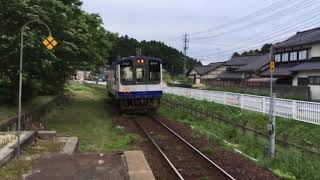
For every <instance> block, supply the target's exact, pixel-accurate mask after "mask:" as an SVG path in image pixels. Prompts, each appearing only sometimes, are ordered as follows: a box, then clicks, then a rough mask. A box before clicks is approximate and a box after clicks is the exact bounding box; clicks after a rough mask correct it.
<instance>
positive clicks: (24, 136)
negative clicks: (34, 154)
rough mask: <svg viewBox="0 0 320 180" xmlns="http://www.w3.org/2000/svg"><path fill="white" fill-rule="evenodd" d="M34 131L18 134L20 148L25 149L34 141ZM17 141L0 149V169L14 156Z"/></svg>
mask: <svg viewBox="0 0 320 180" xmlns="http://www.w3.org/2000/svg"><path fill="white" fill-rule="evenodd" d="M35 134H36V132H35V131H23V132H21V134H20V147H21V148H22V147H25V146H27V145H30V144H32V142H33V141H34V139H35ZM17 141H18V140H15V141H13V142H11V143H9V144H7V145H6V146H5V147H4V148H2V149H0V167H1V166H3V165H4V164H5V163H6V162H8V161H9V160H10V159H11V158H12V157H14V156H15V151H16V149H17Z"/></svg>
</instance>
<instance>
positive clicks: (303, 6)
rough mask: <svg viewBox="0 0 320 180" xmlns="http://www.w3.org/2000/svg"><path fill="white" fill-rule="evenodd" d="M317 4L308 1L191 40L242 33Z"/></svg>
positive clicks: (310, 0)
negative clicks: (241, 24)
mask: <svg viewBox="0 0 320 180" xmlns="http://www.w3.org/2000/svg"><path fill="white" fill-rule="evenodd" d="M317 3H319V1H318V0H309V1H304V2H303V3H302V4H300V5H301V6H298V7H297V6H294V8H291V9H287V10H285V11H282V12H277V13H275V14H273V15H270V16H268V17H265V18H264V19H260V20H259V21H254V22H251V23H248V24H246V25H244V26H240V27H237V28H233V29H231V30H228V31H225V32H221V33H218V34H215V35H210V36H206V37H196V38H192V40H202V39H213V38H216V37H219V36H222V35H224V34H229V33H233V32H238V31H242V30H246V29H247V28H250V27H255V26H257V25H260V24H265V23H267V22H273V21H277V20H279V19H277V18H276V17H279V16H280V17H284V16H287V15H289V14H291V13H296V12H297V11H299V10H304V8H307V7H310V6H312V5H314V4H317Z"/></svg>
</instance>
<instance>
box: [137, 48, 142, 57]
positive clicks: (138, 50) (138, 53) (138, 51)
mask: <svg viewBox="0 0 320 180" xmlns="http://www.w3.org/2000/svg"><path fill="white" fill-rule="evenodd" d="M136 55H137V56H141V48H136Z"/></svg>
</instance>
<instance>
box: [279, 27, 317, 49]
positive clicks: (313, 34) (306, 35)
mask: <svg viewBox="0 0 320 180" xmlns="http://www.w3.org/2000/svg"><path fill="white" fill-rule="evenodd" d="M318 42H320V27H318V28H315V29H310V30H307V31H302V32H297V34H296V35H294V36H292V37H290V38H289V39H287V40H285V41H282V42H279V43H277V46H278V47H289V46H297V45H304V44H312V43H318Z"/></svg>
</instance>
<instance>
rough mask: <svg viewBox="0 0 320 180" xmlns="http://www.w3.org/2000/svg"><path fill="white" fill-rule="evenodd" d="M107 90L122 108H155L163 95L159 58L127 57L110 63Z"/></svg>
mask: <svg viewBox="0 0 320 180" xmlns="http://www.w3.org/2000/svg"><path fill="white" fill-rule="evenodd" d="M107 91H108V94H109V95H110V96H112V97H114V98H115V99H116V100H117V101H118V102H119V104H120V107H121V109H122V110H137V109H142V110H150V109H152V110H154V109H157V108H158V107H159V105H160V99H161V96H162V61H161V59H159V58H155V57H127V58H122V59H119V60H117V61H115V62H114V63H113V65H112V66H111V69H110V70H109V75H108V82H107Z"/></svg>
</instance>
